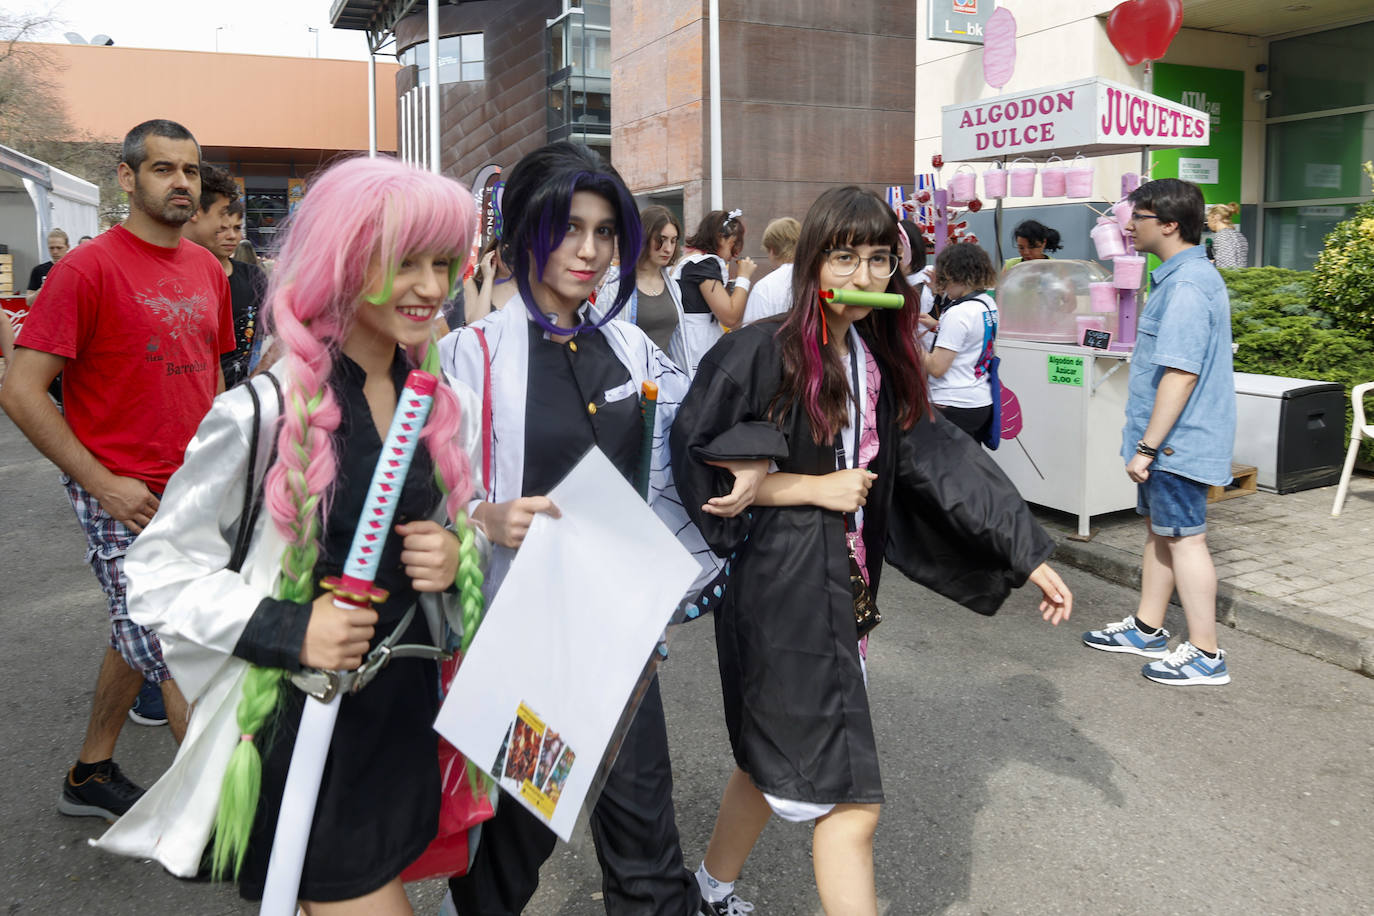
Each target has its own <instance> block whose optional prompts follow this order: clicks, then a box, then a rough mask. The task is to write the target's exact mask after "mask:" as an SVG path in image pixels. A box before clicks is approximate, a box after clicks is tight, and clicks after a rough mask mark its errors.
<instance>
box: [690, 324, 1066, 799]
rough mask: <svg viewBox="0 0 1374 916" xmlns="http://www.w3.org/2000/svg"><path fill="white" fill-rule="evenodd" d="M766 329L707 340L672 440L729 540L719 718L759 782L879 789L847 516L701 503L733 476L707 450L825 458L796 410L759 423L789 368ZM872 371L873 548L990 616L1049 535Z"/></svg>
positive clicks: (719, 642) (946, 431)
mask: <svg viewBox="0 0 1374 916" xmlns="http://www.w3.org/2000/svg"><path fill="white" fill-rule="evenodd" d="M858 327H859V331H860V333H861V334H863V333H865V328H864V327H863V325H862V324H860V325H859V326H858ZM777 328H778V321H777V320H776V319H775V320H765V321H762V322H758V323H756V324H753V325H749V326H746V327H744V328H741V329H740V330H738V331H736V332H734V333H732V334H728V335H726V336H725V337H724V338H722V339H721V341H720V342H719V343H717V344H716V346H715V347H714V348H712V350H711V351H710V353H708V354H707V356H706V358H705V359H704V360H703V361H702V363H701V365H700V367H699V369H698V371H697V375H696V378H695V379H694V380H693V383H692V387H691V390H690V391H689V392H688V394H687V397H686V399H685V400H684V401H683V404H682V408H681V409H680V410H679V412H678V415H677V418H676V420H675V421H674V424H673V430H672V437H671V446H672V455H673V475H674V478H675V480H676V482H677V486H678V492H679V493H680V494H681V496H682V499H683V503H684V504H685V505H686V507H687V509H688V512H689V513H690V514H691V516H692V519H693V521H694V522H696V524H697V526H698V527H699V528H700V529H701V532H702V534H703V535H704V536H705V538H706V540H707V542H708V543H709V544H710V545H711V546H712V548H713V549H714V550H715V551H716V552H717V553H718V554H719V555H721V556H730V555H731V554H733V555H734V559H733V561H732V562H731V569H730V579H729V582H728V585H727V587H726V589H725V596H724V600H723V602H722V604H721V605H720V606H718V607H717V608H716V649H717V654H718V658H719V666H720V676H721V688H722V693H723V695H724V702H725V718H726V726H727V729H728V731H729V734H730V743H731V747H732V748H733V749H734V753H735V760H736V762H737V763H738V764H739V767H740V769H742V770H743V771H744V772H746V773H748V774H749V776H750V778H751V779H752V780H753V782H754V784H755V785H756V786H757V787H758V788H759V789H761V790H762V791H764V792H767V793H769V794H771V795H776V796H779V797H781V798H786V799H792V800H796V801H804V802H811V803H815V804H841V803H854V804H867V803H879V802H881V801H882V800H883V792H882V781H881V779H880V777H879V773H878V755H877V746H876V743H875V740H874V735H873V725H872V720H871V718H870V715H869V707H868V694H867V691H866V689H865V688H864V683H863V673H862V670H861V668H860V665H859V654H858V645H857V644H858V632H857V629H856V627H855V624H854V610H853V596H852V593H851V591H850V586H849V552H848V549H847V547H846V544H845V536H844V520H843V516H842V515H841V514H840V513H838V512H832V511H829V510H825V509H820V508H817V507H813V506H787V507H776V508H773V507H759V506H755V507H753V508H752V509H751V510H750V511H749V512H748V513H746V514H744V515H741V516H738V517H736V518H733V519H722V518H717V517H715V516H711V515H707V514H705V513H703V512H701V510H700V506H701V505H702V504H703V503H705V502H706V500H708V499H709V498H711V497H713V496H719V495H723V494H725V493H728V492H729V491H730V489H731V483H732V478H731V475H730V474H729V473H728V472H727V471H724V470H723V469H720V468H716V467H713V466H711V465H707V464H705V463H704V460H705V459H708V458H709V459H729V458H771V459H772V460H774V461H776V462H777V465H778V469H779V470H780V471H783V472H788V473H796V474H810V475H819V474H827V473H830V472H831V471H834V470H835V469H836V455H835V448H834V445H833V444H832V443H829V442H827V443H823V444H817V443H816V442H815V441H814V439H813V438H812V436H811V432H810V425H809V423H808V422H807V420H806V417H805V414H804V413H803V412H801V411H791V412H789V413H788V414H787V415H786V416H785V417H784V418H783V420H782V422H781V423H780V424H778V423H774V422H772V421H770V420H768V412H769V406H770V404H771V403H772V401H773V399H774V396H775V395H776V394H777V392H778V389H779V386H780V384H781V380H782V363H781V354H780V351H779V349H778V346H777V344H776V342H775V340H774V334H775V332H776V330H777ZM879 370H880V371H881V372H882V375H883V384H882V386H881V388H880V389H879V396H878V415H877V420H878V436H879V442H880V446H879V450H878V453H877V455H876V456H875V457H874V459H873V460H872V462H871V463H870V464H869V466H868V467H869V469H870V470H871V471H873V472H874V473H875V474H877V479H876V480H875V481H874V483H873V487H872V489H870V491H869V493H868V500H867V504H866V506H865V508H864V519H865V520H864V526H863V539H864V544H865V547H866V548H867V551H868V556H869V557H870V558H877V557H885V558H886V559H887V561H888V562H889V563H891V564H892V565H894V566H896V567H897V568H898V569H899V570H901V571H902V572H903V573H906V574H907V575H908V576H909V577H911V578H913V579H915V580H916V581H918V582H920V583H921V584H924V585H927V586H928V587H931V588H934V589H935V590H937V591H939V592H940V593H942V594H945V595H947V596H948V597H951V598H954V599H955V600H958V601H961V602H962V603H964V604H966V605H967V606H968V607H970V608H972V609H974V610H976V611H979V612H981V613H988V614H990V613H993V612H995V611H996V609H997V607H998V606H1000V604H1001V602H1002V600H1003V599H1005V597H1006V595H1007V594H1008V592H1009V591H1010V589H1011V587H1012V586H1014V585H1020V584H1021V583H1022V582H1024V581H1025V578H1026V576H1027V575H1029V573H1030V572H1031V571H1032V570H1033V569H1034V568H1035V567H1036V566H1038V565H1039V564H1040V563H1041V562H1042V561H1043V560H1044V558H1045V557H1047V556H1048V555H1049V553H1050V551H1051V550H1052V549H1053V542H1052V541H1051V540H1050V538H1049V537H1048V535H1046V534H1045V533H1044V531H1043V530H1042V529H1040V527H1039V526H1038V525H1037V524H1036V523H1035V521H1034V519H1033V518H1032V517H1031V516H1030V513H1029V511H1028V510H1027V509H1026V506H1025V503H1024V502H1023V501H1022V500H1021V498H1020V497H1019V496H1018V495H1017V493H1016V491H1015V489H1014V488H1013V487H1012V486H1011V484H1010V483H1009V482H1008V481H1007V480H1006V478H1005V477H1004V476H1003V475H1002V474H1001V472H1000V470H998V469H997V467H996V465H994V464H992V462H991V460H990V459H987V458H986V457H985V456H983V455H982V454H981V449H979V448H977V447H976V446H974V444H973V443H972V442H971V441H970V440H969V439H968V438H967V437H966V436H964V434H963V433H962V432H960V431H959V430H958V429H955V428H954V427H953V426H952V425H951V424H949V422H948V421H946V420H943V419H938V418H931V417H926V418H923V419H922V420H921V421H920V422H918V423H917V424H916V425H915V426H914V427H913V428H912V429H911V430H909V431H905V432H904V431H902V430H901V429H900V427H899V426H898V423H897V417H896V408H895V403H894V400H893V397H892V385H891V384H890V379H889V376H888V372H887V369H886V367H884V366H882V365H881V364H880V365H879ZM961 504H962V505H961ZM868 571H869V575H870V583H869V585H870V588H871V590H872V591H873V593H874V594H875V595H876V594H877V593H878V589H879V585H880V580H881V575H882V564H881V563H878V562H874V560H872V559H870V561H869V569H868ZM880 632H881V631H880Z"/></svg>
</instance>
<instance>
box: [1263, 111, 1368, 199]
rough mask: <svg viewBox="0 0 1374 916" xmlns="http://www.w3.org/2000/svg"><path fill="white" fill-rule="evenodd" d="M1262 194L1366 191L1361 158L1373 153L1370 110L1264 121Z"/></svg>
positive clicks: (1335, 195)
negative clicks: (1265, 164)
mask: <svg viewBox="0 0 1374 916" xmlns="http://www.w3.org/2000/svg"><path fill="white" fill-rule="evenodd" d="M1266 156H1267V159H1268V169H1267V171H1268V174H1267V175H1266V176H1265V188H1264V197H1265V200H1272V201H1285V200H1321V199H1325V198H1343V197H1359V196H1361V195H1363V194H1364V193H1365V184H1366V182H1365V177H1364V172H1363V171H1362V170H1361V168H1360V164H1361V163H1363V162H1365V161H1367V160H1369V159H1374V111H1364V112H1352V113H1351V114H1343V115H1333V116H1331V117H1326V118H1313V119H1311V120H1304V121H1285V122H1283V123H1280V124H1270V125H1269V136H1268V148H1267V151H1266Z"/></svg>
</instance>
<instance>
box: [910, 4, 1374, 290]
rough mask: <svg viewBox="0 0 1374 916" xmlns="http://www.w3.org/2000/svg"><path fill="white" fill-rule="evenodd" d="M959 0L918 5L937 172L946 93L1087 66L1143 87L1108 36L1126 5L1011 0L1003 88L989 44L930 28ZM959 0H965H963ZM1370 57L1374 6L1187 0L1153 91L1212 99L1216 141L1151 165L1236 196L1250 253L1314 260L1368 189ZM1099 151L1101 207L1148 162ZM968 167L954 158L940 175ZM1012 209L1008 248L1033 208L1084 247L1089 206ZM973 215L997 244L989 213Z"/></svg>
mask: <svg viewBox="0 0 1374 916" xmlns="http://www.w3.org/2000/svg"><path fill="white" fill-rule="evenodd" d="M978 2H984V3H986V0H974V4H975V5H976V3H978ZM952 5H953V0H943V5H942V4H941V2H940V0H917V3H916V6H917V9H918V20H919V22H920V23H921V37H920V38H919V39H918V41H917V43H916V45H917V47H916V58H915V61H916V89H915V97H916V106H915V109H916V113H915V121H916V124H915V135H916V136H915V144H914V156H913V159H914V162H915V171H916V172H929V171H930V166H929V162H930V160H931V156H932V155H934V154H936V153H939V152H940V151H941V147H942V137H941V107H942V106H944V105H950V104H964V103H967V102H972V101H975V100H978V99H985V98H992V97H996V96H1000V95H1003V94H1007V93H1012V92H1020V91H1026V90H1030V89H1034V88H1037V87H1041V86H1052V85H1059V84H1064V83H1068V82H1071V81H1073V80H1078V79H1083V78H1087V77H1102V78H1105V79H1108V80H1112V81H1114V82H1117V83H1121V84H1125V85H1126V86H1130V87H1134V88H1139V89H1145V88H1147V86H1146V74H1145V66H1144V65H1143V64H1138V65H1136V66H1129V65H1127V64H1126V62H1125V60H1124V59H1123V58H1122V56H1121V55H1120V54H1119V53H1118V52H1117V50H1116V48H1115V47H1113V45H1112V43H1111V41H1110V39H1109V37H1108V34H1107V28H1106V17H1107V15H1108V14H1109V13H1110V12H1111V10H1112V8H1113V7H1114V6H1115V5H1116V4H1115V3H1113V2H1111V0H1063V2H1059V3H1053V4H1016V5H1015V6H1012V5H1011V4H1007V6H1008V8H1009V9H1011V11H1012V12H1013V14H1014V15H1015V17H1016V22H1017V36H1018V37H1017V40H1016V68H1015V72H1014V74H1013V76H1012V79H1011V81H1010V82H1009V83H1008V84H1007V85H1006V86H1005V87H1003V88H1001V89H994V88H992V87H990V86H988V85H987V84H986V83H985V82H984V80H983V55H984V49H983V47H982V46H981V45H978V44H966V43H957V42H950V41H942V40H935V39H932V38H930V37H929V36H930V35H931V29H932V27H936V26H938V25H940V24H941V23H942V22H943V21H944V20H945V19H947V18H948V17H950V16H951V15H953V16H955V18H957V15H958V14H955V13H952V12H951V8H952ZM959 5H961V6H965V7H966V6H967V5H968V3H967V0H965V2H962V3H960V4H959ZM1372 57H1374V21H1371V12H1370V8H1369V6H1368V4H1366V3H1359V2H1351V0H1309V2H1307V3H1302V4H1294V3H1290V2H1288V0H1185V2H1184V4H1183V27H1182V29H1181V31H1180V32H1179V33H1178V35H1177V37H1175V39H1174V40H1173V42H1172V44H1171V45H1170V46H1169V49H1168V53H1167V54H1166V55H1165V56H1164V58H1163V59H1162V60H1160V61H1159V62H1157V63H1155V64H1153V65H1152V67H1151V71H1152V72H1151V74H1150V81H1151V88H1152V90H1153V92H1154V93H1155V94H1156V95H1160V96H1163V97H1165V98H1168V99H1172V100H1174V101H1180V102H1183V103H1184V104H1186V105H1189V106H1190V107H1194V108H1198V109H1200V110H1202V111H1205V112H1206V113H1207V115H1208V118H1209V120H1210V125H1211V145H1210V146H1209V147H1204V148H1197V149H1189V150H1186V151H1182V152H1179V151H1160V152H1155V153H1154V154H1152V156H1151V164H1150V176H1151V177H1155V178H1164V177H1184V178H1190V179H1192V180H1195V181H1197V182H1198V184H1199V185H1200V186H1201V187H1202V189H1203V192H1204V195H1205V196H1206V198H1207V202H1208V203H1209V204H1213V203H1229V202H1232V201H1234V202H1238V203H1240V204H1241V205H1242V219H1241V230H1242V231H1243V232H1244V233H1245V235H1246V237H1247V238H1248V239H1249V240H1250V258H1251V264H1253V265H1259V264H1264V265H1274V266H1280V267H1290V268H1297V269H1306V268H1309V267H1310V266H1311V265H1312V262H1313V261H1314V260H1315V258H1316V256H1317V254H1318V253H1319V252H1320V251H1321V244H1322V239H1323V238H1324V236H1325V235H1326V234H1327V233H1328V232H1329V231H1330V229H1331V227H1332V226H1334V225H1335V224H1336V223H1337V222H1340V221H1341V220H1343V219H1345V218H1347V217H1348V216H1350V215H1351V214H1352V213H1353V212H1354V208H1355V206H1356V205H1358V204H1359V203H1360V202H1362V201H1365V200H1369V199H1370V189H1369V188H1368V186H1367V183H1366V182H1364V181H1363V178H1362V175H1361V170H1360V163H1362V162H1364V161H1366V160H1369V159H1371V158H1374V67H1371V66H1370V64H1369V61H1370V60H1371V58H1372ZM1009 158H1010V157H1009ZM1038 164H1041V165H1043V163H1038ZM1093 164H1094V165H1095V167H1096V174H1095V188H1094V193H1093V198H1094V201H1093V202H1095V205H1096V206H1098V207H1099V208H1100V207H1101V206H1102V204H1103V203H1104V202H1111V201H1114V200H1116V199H1117V198H1118V197H1119V196H1120V193H1121V177H1122V175H1123V174H1125V173H1126V172H1131V171H1134V172H1139V171H1140V170H1141V156H1140V154H1139V153H1138V152H1134V153H1128V154H1123V155H1113V156H1104V157H1099V158H1095V159H1094V160H1093ZM958 165H959V163H957V162H947V163H946V164H945V166H944V170H943V176H944V178H945V179H946V180H947V179H948V177H949V175H950V174H951V172H952V171H953V170H954V169H955V168H956V167H957V166H958ZM984 167H985V164H979V165H978V167H977V168H978V170H979V171H982V169H983V168H984ZM907 180H908V181H910V180H911V179H910V178H908V179H907ZM1005 209H1006V212H1005V213H1004V214H1003V220H1002V223H1003V230H1002V233H1001V238H1000V241H1001V245H1002V250H1003V252H1004V253H1006V252H1008V251H1009V252H1010V253H1011V254H1014V253H1015V250H1014V249H1015V244H1014V239H1013V238H1012V233H1013V231H1014V228H1015V225H1016V224H1017V223H1018V222H1019V221H1020V220H1021V219H1024V218H1027V217H1033V218H1036V219H1038V220H1040V221H1041V222H1044V223H1046V224H1048V225H1052V226H1055V227H1056V228H1058V229H1059V231H1060V232H1061V234H1063V235H1064V238H1065V243H1066V244H1065V251H1064V252H1063V256H1067V257H1087V256H1089V255H1088V249H1089V242H1088V230H1089V229H1090V228H1091V224H1092V220H1093V219H1095V216H1094V214H1093V213H1092V212H1091V211H1090V210H1088V209H1087V208H1085V207H1083V206H1081V205H1080V204H1078V203H1062V202H1055V203H1051V202H1049V201H1047V200H1045V199H1043V198H1008V199H1007V200H1006V202H1005ZM971 223H972V228H973V229H974V230H975V232H976V233H977V234H978V236H979V238H980V240H982V241H983V243H984V245H985V247H988V248H989V249H991V248H993V247H994V244H993V243H994V239H995V236H996V233H995V231H994V229H993V216H992V214H991V213H990V211H989V210H986V209H985V210H984V211H983V212H981V213H979V214H976V215H974V216H973V217H972V218H971Z"/></svg>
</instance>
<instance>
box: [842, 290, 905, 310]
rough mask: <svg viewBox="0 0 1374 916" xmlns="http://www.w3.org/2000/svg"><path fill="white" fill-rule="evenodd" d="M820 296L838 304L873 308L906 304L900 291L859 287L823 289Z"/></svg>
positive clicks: (888, 307) (895, 307) (896, 306)
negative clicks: (892, 291)
mask: <svg viewBox="0 0 1374 916" xmlns="http://www.w3.org/2000/svg"><path fill="white" fill-rule="evenodd" d="M821 298H822V299H829V300H831V301H833V302H836V303H838V304H840V305H860V306H863V307H865V308H874V309H899V308H901V307H902V306H904V305H906V299H905V298H903V297H902V295H901V294H900V293H866V292H864V291H863V290H860V289H823V290H821Z"/></svg>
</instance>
